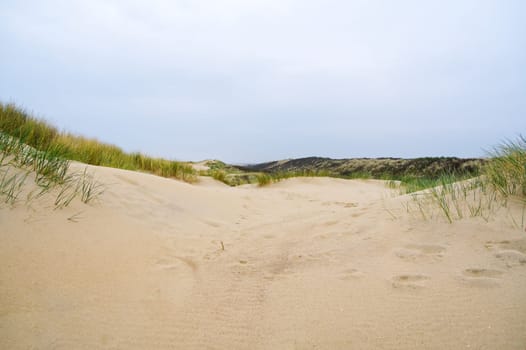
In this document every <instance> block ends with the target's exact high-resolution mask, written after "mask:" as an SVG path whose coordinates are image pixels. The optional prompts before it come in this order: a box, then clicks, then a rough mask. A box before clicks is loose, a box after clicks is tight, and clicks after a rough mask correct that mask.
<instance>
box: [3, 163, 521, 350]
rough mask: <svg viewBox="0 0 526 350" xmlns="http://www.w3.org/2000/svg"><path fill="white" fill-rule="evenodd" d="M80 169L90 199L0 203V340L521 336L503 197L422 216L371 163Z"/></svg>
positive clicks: (85, 343)
mask: <svg viewBox="0 0 526 350" xmlns="http://www.w3.org/2000/svg"><path fill="white" fill-rule="evenodd" d="M90 169H91V171H93V172H95V174H96V176H97V178H99V179H100V180H101V181H103V182H104V183H105V184H107V186H108V188H107V190H106V192H105V194H104V195H103V196H102V197H101V200H100V203H98V204H95V205H91V206H88V205H84V204H82V203H80V202H75V203H73V204H72V205H71V206H70V207H67V208H66V209H63V210H53V208H52V203H50V202H49V200H48V202H46V200H41V201H38V202H33V203H32V204H31V205H30V207H28V206H26V205H19V206H17V207H15V208H14V209H9V208H6V207H3V208H2V209H0V225H1V226H0V259H1V260H0V348H1V349H32V348H35V349H99V348H103V349H105V348H107V349H464V348H473V349H522V350H523V349H525V348H526V233H525V232H524V231H523V229H518V228H517V227H513V225H512V224H511V222H510V219H509V218H508V217H506V216H505V215H501V216H500V217H497V218H495V219H493V220H491V221H490V222H489V223H486V222H485V221H484V220H482V219H481V218H469V219H464V220H461V221H458V222H455V223H453V224H447V223H445V222H441V221H440V220H431V221H424V220H422V219H420V218H419V217H418V216H417V215H411V213H406V212H405V211H404V208H403V206H402V204H401V203H402V202H403V201H406V200H407V197H404V196H396V193H393V192H391V191H390V190H388V189H387V188H386V187H385V185H384V184H383V183H382V182H380V181H360V180H352V181H346V180H339V179H328V178H299V179H290V180H286V181H283V182H281V183H278V184H274V185H271V186H269V187H265V188H257V187H254V186H242V187H238V188H230V187H227V186H224V185H223V184H220V183H217V182H215V181H213V180H211V179H203V180H202V182H201V183H200V184H197V185H189V184H185V183H181V182H177V181H174V180H169V179H163V178H159V177H155V176H151V175H146V174H140V173H133V172H127V171H122V170H115V169H106V168H95V167H90ZM395 217H396V218H395ZM223 247H224V249H223Z"/></svg>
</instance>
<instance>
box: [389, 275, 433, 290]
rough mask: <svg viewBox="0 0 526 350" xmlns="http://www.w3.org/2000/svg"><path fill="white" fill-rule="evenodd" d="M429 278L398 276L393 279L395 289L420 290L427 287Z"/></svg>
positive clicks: (424, 276) (422, 276)
mask: <svg viewBox="0 0 526 350" xmlns="http://www.w3.org/2000/svg"><path fill="white" fill-rule="evenodd" d="M429 279H430V278H429V276H426V275H422V274H415V275H409V274H408V275H398V276H394V277H393V278H392V285H393V288H409V289H419V288H423V287H424V286H425V284H424V282H425V281H426V280H429Z"/></svg>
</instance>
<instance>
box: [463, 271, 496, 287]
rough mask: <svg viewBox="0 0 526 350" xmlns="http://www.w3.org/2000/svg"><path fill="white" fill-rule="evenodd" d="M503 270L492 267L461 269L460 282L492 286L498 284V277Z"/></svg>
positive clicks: (471, 285) (469, 284) (470, 284)
mask: <svg viewBox="0 0 526 350" xmlns="http://www.w3.org/2000/svg"><path fill="white" fill-rule="evenodd" d="M502 274H503V272H502V271H499V270H493V269H484V268H479V267H472V268H468V269H465V270H464V271H462V282H463V283H465V284H466V285H468V286H470V287H479V288H492V287H498V286H499V285H500V284H499V282H498V278H499V277H500V276H502Z"/></svg>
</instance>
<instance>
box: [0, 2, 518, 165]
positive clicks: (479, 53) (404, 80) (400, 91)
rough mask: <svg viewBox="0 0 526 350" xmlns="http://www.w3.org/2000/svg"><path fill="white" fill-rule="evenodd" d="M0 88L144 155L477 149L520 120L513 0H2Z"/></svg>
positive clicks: (243, 159)
mask: <svg viewBox="0 0 526 350" xmlns="http://www.w3.org/2000/svg"><path fill="white" fill-rule="evenodd" d="M0 53H1V54H0V101H2V102H15V103H17V104H19V105H20V106H23V107H25V108H26V109H27V110H29V111H32V112H34V113H35V114H36V115H37V116H40V117H44V118H46V119H47V120H49V121H51V122H52V123H53V124H55V125H56V126H58V127H60V128H63V129H65V130H68V131H72V132H75V133H78V134H82V135H85V136H89V137H96V138H98V139H100V140H102V141H105V142H110V143H114V144H117V145H118V146H121V147H122V148H124V149H125V150H127V151H142V152H145V153H148V154H151V155H154V156H163V157H167V158H174V159H180V160H201V159H208V158H218V159H221V160H224V161H228V162H236V163H252V162H260V161H267V160H275V159H283V158H293V157H302V156H313V155H317V156H328V157H333V158H345V157H362V156H363V157H380V156H393V157H418V156H449V155H451V156H459V157H472V156H482V155H484V149H488V148H490V147H491V146H492V145H495V144H496V143H498V142H499V141H501V140H503V139H505V138H515V137H516V136H517V135H518V134H520V133H522V134H523V135H524V134H526V1H522V0H517V1H507V0H493V1H484V0H472V1H471V0H438V1H422V0H414V1H404V0H399V1H391V0H385V1H374V0H348V1H343V0H342V1H337V0H324V1H321V0H250V1H249V0H175V1H174V0H172V1H169V0H166V1H165V0H154V1H152V0H149V1H141V0H135V1H126V0H116V1H114V0H90V1H67V0H64V1H58V0H57V1H55V0H49V1H20V0H2V1H0Z"/></svg>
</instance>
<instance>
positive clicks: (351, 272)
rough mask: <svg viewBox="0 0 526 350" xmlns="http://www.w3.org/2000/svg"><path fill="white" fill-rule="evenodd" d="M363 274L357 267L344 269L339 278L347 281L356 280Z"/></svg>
mask: <svg viewBox="0 0 526 350" xmlns="http://www.w3.org/2000/svg"><path fill="white" fill-rule="evenodd" d="M363 276H364V273H363V272H361V271H360V270H357V269H345V270H343V271H342V276H341V277H340V279H342V280H345V281H349V280H356V279H359V278H361V277H363Z"/></svg>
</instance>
